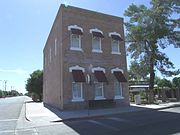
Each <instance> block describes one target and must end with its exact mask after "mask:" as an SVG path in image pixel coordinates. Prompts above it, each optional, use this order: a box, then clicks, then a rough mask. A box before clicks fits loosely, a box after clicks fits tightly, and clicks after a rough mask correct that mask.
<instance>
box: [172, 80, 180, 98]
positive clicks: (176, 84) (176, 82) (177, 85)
mask: <svg viewBox="0 0 180 135" xmlns="http://www.w3.org/2000/svg"><path fill="white" fill-rule="evenodd" d="M172 82H173V86H174V87H175V89H176V91H177V92H176V93H177V99H178V101H180V77H175V78H173V80H172Z"/></svg>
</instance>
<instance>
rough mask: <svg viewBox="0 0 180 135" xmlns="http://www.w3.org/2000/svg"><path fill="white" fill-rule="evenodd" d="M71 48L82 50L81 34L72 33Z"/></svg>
mask: <svg viewBox="0 0 180 135" xmlns="http://www.w3.org/2000/svg"><path fill="white" fill-rule="evenodd" d="M70 49H71V50H76V51H82V49H81V36H80V35H78V34H71V47H70Z"/></svg>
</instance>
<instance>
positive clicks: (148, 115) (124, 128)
mask: <svg viewBox="0 0 180 135" xmlns="http://www.w3.org/2000/svg"><path fill="white" fill-rule="evenodd" d="M26 99H27V98H26V97H13V98H6V99H0V110H1V111H0V135H14V134H15V135H32V134H33V135H50V134H51V135H61V134H62V135H76V134H77V135H178V134H179V135H180V107H176V108H169V109H164V110H159V111H141V112H132V113H123V114H116V115H108V116H104V117H101V118H91V119H84V120H75V121H66V122H49V123H48V122H47V123H35V122H32V121H26V119H25V113H24V111H23V110H24V109H25V107H24V105H23V103H24V100H26Z"/></svg>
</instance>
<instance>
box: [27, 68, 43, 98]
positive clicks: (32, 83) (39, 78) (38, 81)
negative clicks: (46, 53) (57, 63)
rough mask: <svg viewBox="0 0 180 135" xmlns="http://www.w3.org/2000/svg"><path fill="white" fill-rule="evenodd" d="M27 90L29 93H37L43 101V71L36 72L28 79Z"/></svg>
mask: <svg viewBox="0 0 180 135" xmlns="http://www.w3.org/2000/svg"><path fill="white" fill-rule="evenodd" d="M26 90H27V91H28V93H36V94H37V95H38V96H39V99H40V101H42V92H43V71H41V70H36V71H34V72H33V73H32V74H30V78H28V79H27V84H26Z"/></svg>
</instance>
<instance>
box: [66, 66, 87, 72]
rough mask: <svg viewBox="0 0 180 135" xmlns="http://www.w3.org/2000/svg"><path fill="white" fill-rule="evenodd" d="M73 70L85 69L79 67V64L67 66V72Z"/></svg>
mask: <svg viewBox="0 0 180 135" xmlns="http://www.w3.org/2000/svg"><path fill="white" fill-rule="evenodd" d="M73 70H82V71H83V72H85V69H84V68H83V67H80V66H79V65H76V66H72V67H69V72H72V71H73Z"/></svg>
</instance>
